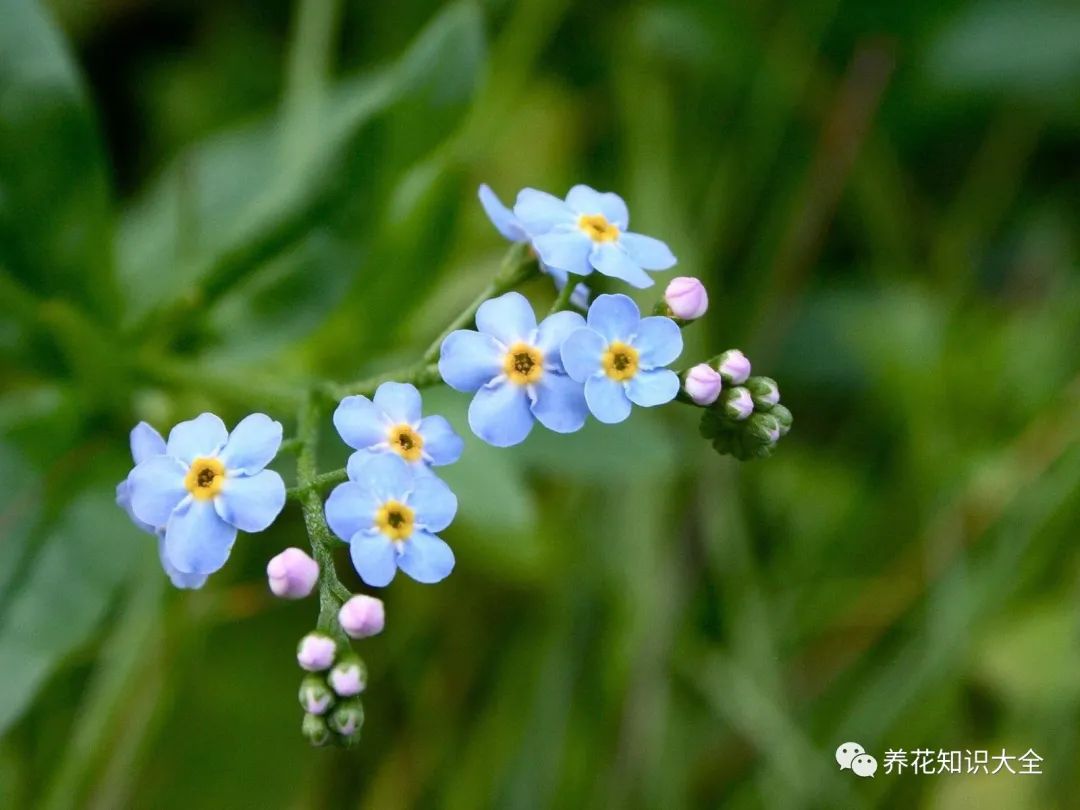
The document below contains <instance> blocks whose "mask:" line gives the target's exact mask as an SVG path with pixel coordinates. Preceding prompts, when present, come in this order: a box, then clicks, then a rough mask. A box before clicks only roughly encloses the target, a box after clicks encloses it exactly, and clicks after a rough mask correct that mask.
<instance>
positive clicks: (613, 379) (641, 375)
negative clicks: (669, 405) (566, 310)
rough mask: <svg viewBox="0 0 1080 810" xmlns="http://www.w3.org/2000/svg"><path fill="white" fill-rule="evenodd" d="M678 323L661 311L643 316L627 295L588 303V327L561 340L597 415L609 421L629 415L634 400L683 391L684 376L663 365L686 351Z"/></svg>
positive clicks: (570, 370)
mask: <svg viewBox="0 0 1080 810" xmlns="http://www.w3.org/2000/svg"><path fill="white" fill-rule="evenodd" d="M682 348H683V340H682V333H681V332H680V331H679V327H678V325H677V324H676V323H675V322H674V321H673V320H671V318H665V317H662V316H654V317H650V318H642V317H641V312H640V311H639V310H638V308H637V304H635V303H634V302H633V301H632V300H631V299H630V298H628V297H627V296H625V295H601V296H599V297H598V298H597V299H596V300H595V301H594V302H593V305H592V306H591V307H590V308H589V314H588V326H587V327H586V328H584V329H578V330H576V331H575V332H573V333H572V334H571V335H569V336H568V337H567V338H566V340H565V341H564V342H563V344H562V361H563V365H564V366H565V367H566V373H567V374H569V375H570V377H571V378H573V379H574V380H577V381H578V382H579V383H585V401H586V402H587V403H588V404H589V410H590V411H592V413H593V416H595V417H596V418H597V419H599V420H600V421H601V422H607V423H609V424H611V423H615V422H621V421H623V420H624V419H625V418H626V417H628V416H629V415H630V405H631V403H633V404H635V405H640V406H641V407H643V408H650V407H652V406H654V405H663V404H664V403H665V402H670V401H671V400H672V399H674V398H675V395H676V394H677V393H679V377H678V375H677V374H676V373H675V372H674V371H672V370H671V369H667V368H663V367H664V366H666V365H667V364H668V363H670V362H672V361H673V360H675V358H677V357H678V356H679V355H680V354H681V353H682Z"/></svg>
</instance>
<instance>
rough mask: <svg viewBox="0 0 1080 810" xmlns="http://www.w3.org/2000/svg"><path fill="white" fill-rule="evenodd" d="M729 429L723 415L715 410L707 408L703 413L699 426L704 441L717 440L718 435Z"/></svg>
mask: <svg viewBox="0 0 1080 810" xmlns="http://www.w3.org/2000/svg"><path fill="white" fill-rule="evenodd" d="M726 429H727V424H726V422H725V420H724V417H723V415H722V414H721V413H720V412H719V411H717V410H715V409H713V408H705V409H704V410H703V411H702V412H701V422H700V423H699V424H698V432H699V433H700V434H701V438H703V439H715V438H716V436H717V434H719V433H722V432H723V431H724V430H726Z"/></svg>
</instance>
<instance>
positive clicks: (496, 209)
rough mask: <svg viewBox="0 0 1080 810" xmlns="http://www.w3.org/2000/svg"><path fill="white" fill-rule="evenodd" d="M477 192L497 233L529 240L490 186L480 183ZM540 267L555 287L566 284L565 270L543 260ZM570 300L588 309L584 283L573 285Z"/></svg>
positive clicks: (586, 291) (523, 240)
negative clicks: (550, 265)
mask: <svg viewBox="0 0 1080 810" xmlns="http://www.w3.org/2000/svg"><path fill="white" fill-rule="evenodd" d="M479 193H480V204H481V205H482V206H484V213H485V214H487V215H488V219H490V220H491V224H492V225H494V226H495V228H496V230H498V232H499V233H501V234H502V235H503V236H504V237H505V238H507V239H509V240H510V241H511V242H528V241H529V234H527V233H526V232H525V226H524V225H522V224H521V220H519V219H518V218H517V217H516V216H514V212H513V211H511V210H510V209H509V208H507V207H506V206H505V205H503V204H502V200H500V199H499V198H498V197H496V196H495V192H494V191H492V190H491V188H490V186H488V185H486V184H482V185H481V186H480V192H479ZM540 269H541V270H543V271H544V272H545V273H547V274H548V275H549V276H551V278H552V279H553V280H554V281H555V289H557V290H562V288H563V287H565V286H566V282H567V280H568V279H569V276H568V274H567V272H566V271H565V270H560V269H559V268H557V267H548V266H547V265H546V264H544V263H543V262H540ZM570 302H571V303H572V304H574V306H576V307H578V308H580V309H588V307H589V288H588V287H586V286H585V285H584V284H578V285H577V286H576V287H574V294H573V295H572V296H571V297H570Z"/></svg>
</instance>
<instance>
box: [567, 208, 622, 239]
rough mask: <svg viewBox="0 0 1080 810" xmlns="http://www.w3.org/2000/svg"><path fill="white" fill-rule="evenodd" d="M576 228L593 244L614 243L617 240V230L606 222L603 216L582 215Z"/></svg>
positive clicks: (616, 227)
mask: <svg viewBox="0 0 1080 810" xmlns="http://www.w3.org/2000/svg"><path fill="white" fill-rule="evenodd" d="M577 224H578V227H579V228H581V230H583V231H585V234H586V235H587V236H588V237H589V238H590V239H592V240H593V241H594V242H614V241H615V240H616V239H618V238H619V228H618V226H616V225H612V224H611V223H610V222H608V221H607V217H605V216H604V215H603V214H582V215H581V216H580V217H578V223H577Z"/></svg>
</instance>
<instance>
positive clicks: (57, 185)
mask: <svg viewBox="0 0 1080 810" xmlns="http://www.w3.org/2000/svg"><path fill="white" fill-rule="evenodd" d="M0 20H2V23H0V266H5V267H6V268H7V269H8V271H9V272H11V273H12V274H13V275H14V276H15V277H16V278H17V279H18V280H19V281H20V282H21V283H22V284H24V285H26V286H27V287H28V288H29V289H31V290H33V291H35V292H37V293H40V294H42V295H47V296H57V295H59V296H64V297H67V298H71V299H73V300H76V301H78V302H80V303H82V304H84V305H86V306H87V307H88V308H90V309H91V310H93V311H94V312H95V313H96V314H97V315H98V317H99V318H100V319H102V320H103V321H107V320H108V319H111V318H112V317H113V315H114V314H115V311H114V307H115V304H116V290H115V282H114V278H113V275H112V271H113V268H112V233H113V229H112V213H111V203H110V199H109V182H108V176H107V172H106V168H105V167H106V161H105V156H104V153H103V150H102V144H101V139H100V137H99V134H98V131H97V127H96V124H95V121H94V119H93V116H92V114H91V111H90V108H89V105H88V103H87V99H86V96H85V93H84V91H83V88H82V85H81V82H80V80H79V77H78V74H77V71H76V69H75V66H74V65H73V63H72V60H71V57H70V54H69V53H68V52H67V49H66V47H65V46H64V43H63V42H62V40H61V38H60V35H59V33H58V32H57V30H56V28H55V27H54V26H53V24H52V22H51V21H50V20H49V19H48V17H47V16H46V15H45V13H44V11H43V10H42V6H41V4H39V3H35V2H31V0H0Z"/></svg>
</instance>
